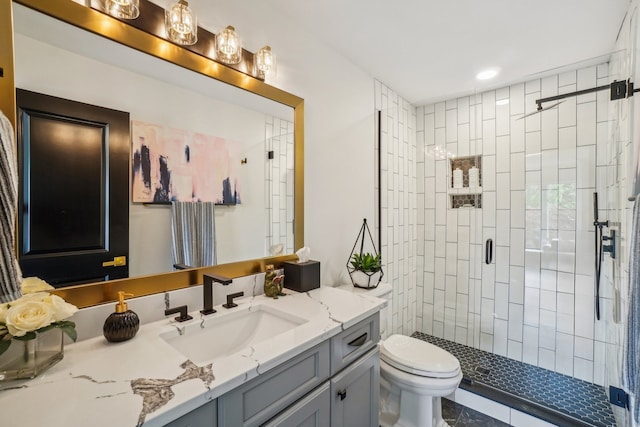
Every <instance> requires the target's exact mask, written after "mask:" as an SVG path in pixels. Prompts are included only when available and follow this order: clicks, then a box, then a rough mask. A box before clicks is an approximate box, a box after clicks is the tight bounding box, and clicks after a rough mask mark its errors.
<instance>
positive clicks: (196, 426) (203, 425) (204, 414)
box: [165, 400, 218, 427]
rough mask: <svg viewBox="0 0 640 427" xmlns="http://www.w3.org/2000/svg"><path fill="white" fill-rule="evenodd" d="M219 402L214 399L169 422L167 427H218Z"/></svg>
mask: <svg viewBox="0 0 640 427" xmlns="http://www.w3.org/2000/svg"><path fill="white" fill-rule="evenodd" d="M217 426H218V402H217V401H215V400H212V401H211V402H209V403H206V404H204V405H202V406H201V407H199V408H197V409H194V410H193V411H191V412H189V413H188V414H185V415H183V416H181V417H180V418H178V419H177V420H174V421H172V422H170V423H169V424H167V425H166V426H165V427H217Z"/></svg>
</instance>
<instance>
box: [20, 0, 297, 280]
mask: <svg viewBox="0 0 640 427" xmlns="http://www.w3.org/2000/svg"><path fill="white" fill-rule="evenodd" d="M14 19H15V40H14V42H15V70H16V77H15V79H16V87H17V88H21V89H26V90H29V91H34V92H39V93H44V94H48V95H53V96H56V97H61V98H65V99H70V100H75V101H80V102H84V103H88V104H93V105H98V106H102V107H106V108H110V109H115V110H121V111H126V112H128V113H129V114H130V118H131V121H132V122H135V121H139V122H144V123H152V124H156V125H160V126H163V127H165V128H167V129H173V130H180V131H187V132H193V133H199V134H204V135H211V136H215V137H219V138H223V139H225V140H229V141H234V142H236V143H237V144H239V161H240V162H239V164H237V165H235V167H236V170H237V173H238V188H239V191H240V193H241V196H242V197H241V203H240V204H236V205H228V206H227V205H225V206H216V207H215V229H216V235H215V240H216V245H217V247H216V252H217V263H218V264H223V263H229V262H234V261H240V260H246V259H252V258H261V257H264V256H268V255H271V254H270V252H269V248H271V247H273V246H274V245H276V246H277V245H279V244H281V245H282V253H283V254H288V253H292V252H293V251H294V233H293V218H294V203H295V200H294V128H293V116H294V112H293V109H292V108H291V107H288V106H286V105H283V104H279V103H277V102H274V101H271V100H269V99H267V98H264V97H261V96H258V95H255V94H252V93H250V92H247V91H244V90H241V89H238V88H234V87H232V86H229V85H226V84H224V83H221V82H218V81H216V80H213V79H211V78H209V77H206V76H203V75H200V74H197V73H195V72H191V71H189V70H186V69H184V68H181V67H178V66H176V65H173V64H170V63H168V62H165V61H162V60H159V59H156V58H154V57H151V56H149V55H146V54H143V53H140V52H137V51H134V50H133V49H129V48H127V47H124V46H122V45H119V44H117V43H114V42H110V41H108V40H106V39H104V38H102V37H99V36H95V35H93V34H91V33H88V32H85V31H83V30H80V29H78V28H75V27H73V26H71V25H67V24H65V23H62V22H60V21H57V20H55V19H52V18H49V17H47V16H45V15H43V14H41V13H39V12H35V11H33V10H31V9H29V8H26V7H23V6H20V5H17V4H14ZM43 70H46V73H43ZM128 191H131V186H129V189H128ZM128 265H129V275H130V276H131V277H135V276H140V275H148V274H156V273H163V272H167V271H172V270H173V261H172V255H171V227H170V209H169V206H168V205H166V204H143V203H132V202H131V195H130V197H129V254H128Z"/></svg>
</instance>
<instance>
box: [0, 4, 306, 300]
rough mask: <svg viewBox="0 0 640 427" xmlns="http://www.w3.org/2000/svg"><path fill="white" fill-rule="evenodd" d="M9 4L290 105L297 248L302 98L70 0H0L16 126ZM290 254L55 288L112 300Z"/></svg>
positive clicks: (7, 93) (248, 270)
mask: <svg viewBox="0 0 640 427" xmlns="http://www.w3.org/2000/svg"><path fill="white" fill-rule="evenodd" d="M14 3H18V4H20V5H23V6H26V7H27V8H29V9H33V10H35V11H38V12H40V13H43V14H45V15H48V16H50V17H52V18H55V19H57V20H60V21H62V22H65V23H67V24H70V25H73V26H75V27H78V28H81V29H82V30H85V31H88V32H90V33H93V34H97V35H99V36H101V37H104V38H107V39H109V40H112V41H115V42H117V43H119V44H121V45H123V46H127V47H128V48H131V49H134V50H137V51H141V52H143V53H146V54H148V55H151V56H153V57H155V58H160V59H162V60H164V61H167V62H169V63H171V64H175V65H177V66H180V67H182V68H184V69H186V70H189V71H191V72H195V73H198V74H199V75H201V76H206V77H207V78H211V79H215V80H217V81H220V82H223V83H226V84H228V85H231V86H233V87H236V88H240V89H242V90H244V91H247V92H250V93H251V94H254V95H257V96H260V97H263V98H265V99H269V100H272V101H275V102H278V103H280V104H283V105H285V106H288V107H291V108H292V109H293V120H294V144H295V152H294V175H295V176H294V194H295V199H294V219H295V220H294V240H295V241H294V247H295V249H298V248H300V247H302V246H303V245H304V192H303V188H304V164H303V159H304V100H303V99H301V98H299V97H297V96H295V95H292V94H290V93H288V92H285V91H282V90H280V89H278V88H275V87H273V86H270V85H268V84H266V83H264V82H263V81H261V80H259V79H256V78H253V77H251V76H249V75H247V74H244V73H242V72H240V71H237V70H235V69H232V68H229V67H227V66H224V65H222V64H219V63H217V62H215V61H212V60H210V59H208V58H205V57H203V56H201V55H198V54H195V53H193V52H191V51H189V50H186V49H184V48H181V47H179V46H177V45H175V44H172V43H170V42H168V41H166V40H164V39H162V38H160V37H157V36H154V35H151V34H149V33H146V32H143V31H141V30H139V29H137V28H134V27H132V26H130V25H128V24H126V23H125V22H122V21H119V20H117V19H115V18H112V17H110V16H108V15H106V14H104V13H102V12H100V11H97V10H94V9H91V8H89V7H86V6H83V5H81V4H78V3H76V2H74V1H71V0H60V1H55V2H41V1H38V0H15V2H12V1H11V0H0V25H1V27H0V28H1V29H0V67H1V68H2V77H0V93H2V97H0V109H2V111H4V112H5V114H6V115H7V117H9V119H10V121H11V122H12V124H13V125H14V127H15V125H16V104H15V89H16V88H15V71H14V70H15V63H14V33H13V30H14V29H13V19H12V17H13V9H14V7H13V4H14ZM293 258H295V256H294V255H285V256H281V257H276V258H257V259H249V260H242V261H238V262H232V263H227V264H219V265H216V266H211V267H203V268H199V269H190V270H184V271H176V272H171V273H165V274H154V275H147V276H141V277H135V278H129V279H121V280H113V281H110V282H100V283H94V284H87V285H79V286H71V287H68V288H61V289H59V290H57V291H56V292H57V293H58V294H60V295H61V296H63V297H64V298H65V299H66V300H67V301H70V302H72V303H74V304H76V305H78V306H80V307H86V306H90V305H95V304H99V303H102V302H108V301H113V300H115V299H116V298H117V291H118V290H126V291H127V292H131V293H134V294H135V295H138V296H140V295H146V294H151V293H157V292H163V291H167V290H173V289H179V288H182V287H186V286H191V285H195V284H198V283H201V281H202V274H203V273H206V272H214V273H216V274H219V275H223V276H227V277H230V278H235V277H240V276H245V275H249V274H254V273H258V272H261V271H263V270H264V265H265V264H267V263H275V264H279V263H281V262H282V261H284V260H288V259H293Z"/></svg>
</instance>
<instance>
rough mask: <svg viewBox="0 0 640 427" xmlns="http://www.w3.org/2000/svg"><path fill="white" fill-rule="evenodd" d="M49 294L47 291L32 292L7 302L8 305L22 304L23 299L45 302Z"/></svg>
mask: <svg viewBox="0 0 640 427" xmlns="http://www.w3.org/2000/svg"><path fill="white" fill-rule="evenodd" d="M50 295H51V294H50V293H49V292H33V293H31V294H26V295H22V296H21V297H20V298H18V299H17V300H15V301H12V302H10V303H9V306H12V305H15V304H22V303H23V302H25V301H44V302H46V301H47V299H48V298H49V296H50Z"/></svg>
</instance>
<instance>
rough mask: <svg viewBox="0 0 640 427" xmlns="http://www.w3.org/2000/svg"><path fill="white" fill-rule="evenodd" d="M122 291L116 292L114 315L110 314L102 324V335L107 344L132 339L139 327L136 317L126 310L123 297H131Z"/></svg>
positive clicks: (138, 320)
mask: <svg viewBox="0 0 640 427" xmlns="http://www.w3.org/2000/svg"><path fill="white" fill-rule="evenodd" d="M132 296H133V294H127V293H125V292H123V291H119V292H118V300H119V301H118V303H117V304H116V311H115V313H111V314H110V315H109V317H107V320H105V322H104V327H103V328H102V333H103V334H104V337H105V338H106V339H107V341H109V342H121V341H127V340H130V339H131V338H133V337H134V336H135V335H136V333H137V332H138V328H139V327H140V319H139V318H138V315H137V314H136V313H134V312H133V311H131V310H129V309H128V308H127V303H126V302H124V297H132Z"/></svg>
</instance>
